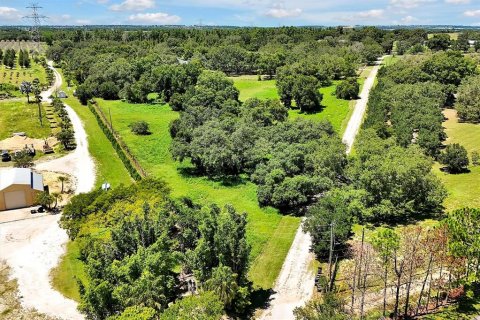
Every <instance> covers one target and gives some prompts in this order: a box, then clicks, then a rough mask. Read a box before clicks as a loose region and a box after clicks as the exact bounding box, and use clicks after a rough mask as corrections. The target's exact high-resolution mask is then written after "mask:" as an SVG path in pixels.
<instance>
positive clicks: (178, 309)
mask: <svg viewBox="0 0 480 320" xmlns="http://www.w3.org/2000/svg"><path fill="white" fill-rule="evenodd" d="M223 314H224V311H223V303H222V301H221V300H220V299H219V297H218V295H217V294H216V293H214V292H211V291H205V292H202V293H200V294H199V295H193V296H187V297H184V298H182V299H178V300H177V301H176V302H175V303H174V304H172V305H171V306H169V307H168V309H167V310H165V312H163V313H162V314H161V315H160V320H219V319H221V318H222V316H223ZM119 320H120V319H119Z"/></svg>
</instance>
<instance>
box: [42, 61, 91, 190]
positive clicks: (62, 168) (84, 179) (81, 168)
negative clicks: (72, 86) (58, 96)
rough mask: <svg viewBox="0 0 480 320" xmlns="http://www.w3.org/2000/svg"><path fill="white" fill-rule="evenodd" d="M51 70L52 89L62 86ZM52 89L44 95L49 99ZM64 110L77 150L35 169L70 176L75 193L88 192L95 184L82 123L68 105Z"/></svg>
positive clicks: (60, 80)
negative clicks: (68, 118)
mask: <svg viewBox="0 0 480 320" xmlns="http://www.w3.org/2000/svg"><path fill="white" fill-rule="evenodd" d="M52 69H53V68H52ZM53 70H54V72H55V77H56V81H55V85H54V87H53V88H60V87H61V85H62V77H61V75H60V74H59V73H58V71H57V70H55V69H53ZM53 88H52V89H50V90H49V91H48V92H46V93H45V95H46V97H49V96H50V95H51V94H52V92H53V91H54V90H55V89H53ZM47 94H48V95H47ZM46 100H48V98H47V99H44V101H46ZM65 108H66V110H67V113H68V116H69V117H70V120H71V121H72V125H73V129H74V131H75V141H76V143H77V148H76V149H75V150H74V151H73V152H71V153H69V154H68V155H66V156H65V157H62V158H59V159H55V160H51V161H47V162H40V163H37V164H36V166H35V168H36V169H37V170H41V171H53V172H60V173H66V174H68V175H71V176H73V177H75V178H76V180H77V181H76V185H77V188H76V193H82V192H88V191H90V190H91V189H92V188H93V186H94V184H95V164H94V162H93V159H92V157H91V156H90V153H89V151H88V140H87V133H86V132H85V129H84V128H83V125H82V121H81V120H80V118H79V117H78V115H77V114H76V113H75V111H74V110H73V109H72V108H71V107H70V106H68V105H65Z"/></svg>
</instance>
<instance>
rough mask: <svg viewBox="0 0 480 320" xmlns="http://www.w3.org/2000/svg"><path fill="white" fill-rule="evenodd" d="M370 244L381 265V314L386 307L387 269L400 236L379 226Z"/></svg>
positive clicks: (398, 244) (397, 246)
mask: <svg viewBox="0 0 480 320" xmlns="http://www.w3.org/2000/svg"><path fill="white" fill-rule="evenodd" d="M372 244H373V247H374V248H375V250H377V252H378V254H379V256H380V259H381V263H382V266H383V316H384V317H385V316H386V309H387V287H388V269H389V268H390V267H391V265H392V261H393V257H394V255H395V252H396V250H398V249H399V247H400V237H399V236H398V234H397V233H396V232H395V231H394V230H392V229H389V228H379V229H377V231H376V232H375V234H374V235H373V237H372Z"/></svg>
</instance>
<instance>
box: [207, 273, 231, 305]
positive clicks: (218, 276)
mask: <svg viewBox="0 0 480 320" xmlns="http://www.w3.org/2000/svg"><path fill="white" fill-rule="evenodd" d="M236 278H237V275H236V274H235V273H233V271H232V269H230V267H227V266H224V265H220V266H218V267H217V268H214V269H213V271H212V277H211V278H210V279H208V280H207V281H206V282H205V285H204V289H205V290H206V291H213V292H215V293H216V294H217V295H218V297H219V298H220V300H221V301H222V302H223V303H224V305H225V306H226V307H228V306H230V304H231V303H232V301H233V299H234V298H235V295H236V294H237V288H238V285H237V281H236Z"/></svg>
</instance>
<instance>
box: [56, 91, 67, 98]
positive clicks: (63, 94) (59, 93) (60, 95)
mask: <svg viewBox="0 0 480 320" xmlns="http://www.w3.org/2000/svg"><path fill="white" fill-rule="evenodd" d="M58 97H59V98H60V99H65V98H68V96H67V94H66V93H65V91H59V92H58Z"/></svg>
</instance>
